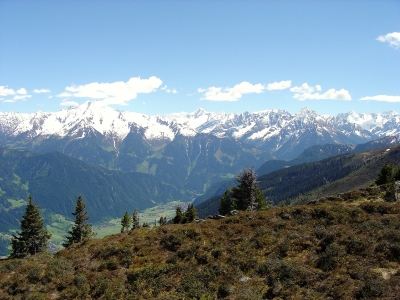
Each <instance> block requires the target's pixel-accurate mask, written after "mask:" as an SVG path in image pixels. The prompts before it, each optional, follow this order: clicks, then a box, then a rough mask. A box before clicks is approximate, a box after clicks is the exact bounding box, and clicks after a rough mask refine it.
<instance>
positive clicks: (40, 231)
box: [11, 195, 51, 257]
mask: <svg viewBox="0 0 400 300" xmlns="http://www.w3.org/2000/svg"><path fill="white" fill-rule="evenodd" d="M43 225H44V222H43V218H42V216H41V214H40V211H39V207H38V206H37V205H35V204H34V203H33V197H32V196H31V195H30V196H29V202H28V205H27V206H26V210H25V213H24V215H23V216H22V221H21V232H20V233H19V234H18V235H17V236H16V235H13V239H12V240H11V247H12V250H11V257H25V256H27V255H29V254H30V255H34V254H36V253H38V252H43V251H45V250H46V246H47V242H48V240H49V239H50V237H51V234H50V233H49V232H48V231H47V230H45V229H44V228H43Z"/></svg>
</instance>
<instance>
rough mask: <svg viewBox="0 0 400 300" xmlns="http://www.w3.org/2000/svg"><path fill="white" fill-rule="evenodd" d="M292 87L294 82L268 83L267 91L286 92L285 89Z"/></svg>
mask: <svg viewBox="0 0 400 300" xmlns="http://www.w3.org/2000/svg"><path fill="white" fill-rule="evenodd" d="M291 85H292V81H291V80H286V81H280V82H274V83H268V84H267V90H268V91H275V90H285V89H288V88H290V87H291Z"/></svg>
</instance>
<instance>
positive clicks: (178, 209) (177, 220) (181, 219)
mask: <svg viewBox="0 0 400 300" xmlns="http://www.w3.org/2000/svg"><path fill="white" fill-rule="evenodd" d="M184 221H185V215H184V214H183V211H182V207H181V206H180V205H178V206H177V207H176V211H175V217H174V218H173V219H172V222H173V223H174V224H180V223H184Z"/></svg>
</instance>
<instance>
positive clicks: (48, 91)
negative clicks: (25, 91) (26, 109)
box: [33, 89, 51, 94]
mask: <svg viewBox="0 0 400 300" xmlns="http://www.w3.org/2000/svg"><path fill="white" fill-rule="evenodd" d="M33 92H34V93H35V94H42V93H50V92H51V91H50V90H49V89H34V90H33Z"/></svg>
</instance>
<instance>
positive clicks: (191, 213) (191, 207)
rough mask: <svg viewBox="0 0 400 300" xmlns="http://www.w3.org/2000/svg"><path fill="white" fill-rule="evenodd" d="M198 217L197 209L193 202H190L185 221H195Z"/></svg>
mask: <svg viewBox="0 0 400 300" xmlns="http://www.w3.org/2000/svg"><path fill="white" fill-rule="evenodd" d="M196 218H197V210H196V208H195V207H194V205H193V204H189V205H188V208H187V210H186V213H185V221H186V222H193V220H194V219H196Z"/></svg>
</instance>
